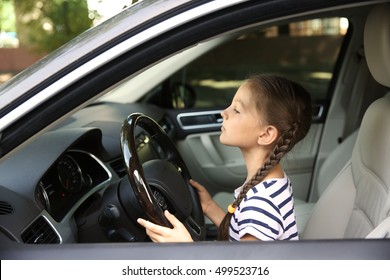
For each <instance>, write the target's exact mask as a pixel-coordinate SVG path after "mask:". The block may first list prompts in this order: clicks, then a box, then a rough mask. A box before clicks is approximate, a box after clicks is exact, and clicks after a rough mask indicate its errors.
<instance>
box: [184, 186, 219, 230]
mask: <svg viewBox="0 0 390 280" xmlns="http://www.w3.org/2000/svg"><path fill="white" fill-rule="evenodd" d="M190 184H191V185H192V186H193V187H194V188H195V189H196V190H197V191H198V195H199V200H200V205H201V206H202V211H203V214H205V215H206V216H207V217H208V218H209V219H210V220H211V221H212V222H213V223H214V224H215V225H216V226H217V227H218V226H219V224H220V223H221V221H222V219H223V217H225V211H224V210H223V209H222V208H221V207H220V206H219V205H218V204H217V203H216V202H215V201H214V200H213V198H212V197H211V195H210V193H209V192H208V191H207V190H206V188H205V187H203V186H202V185H201V184H199V183H198V182H196V181H194V180H192V179H190Z"/></svg>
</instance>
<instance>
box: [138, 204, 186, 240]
mask: <svg viewBox="0 0 390 280" xmlns="http://www.w3.org/2000/svg"><path fill="white" fill-rule="evenodd" d="M164 215H165V217H166V218H167V219H168V221H169V222H170V223H171V225H172V226H173V228H172V229H170V228H167V227H163V226H159V225H156V224H154V223H152V222H149V221H147V220H145V219H141V218H139V219H137V222H138V223H139V224H140V225H142V226H143V227H144V228H145V229H146V234H147V235H148V236H149V237H150V239H152V241H153V242H192V241H193V240H192V237H191V235H190V233H189V232H188V230H187V229H186V228H185V226H184V225H183V224H182V223H181V222H180V221H179V220H178V219H177V218H176V217H175V216H174V215H172V214H171V213H169V212H168V210H165V212H164Z"/></svg>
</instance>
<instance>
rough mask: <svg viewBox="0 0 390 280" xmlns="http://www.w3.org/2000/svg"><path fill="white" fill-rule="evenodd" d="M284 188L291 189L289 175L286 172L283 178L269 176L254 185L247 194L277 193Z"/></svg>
mask: <svg viewBox="0 0 390 280" xmlns="http://www.w3.org/2000/svg"><path fill="white" fill-rule="evenodd" d="M284 189H291V183H290V180H289V178H288V176H287V175H286V174H285V173H284V177H283V178H268V179H266V180H264V181H262V182H260V183H258V184H257V185H256V186H254V187H253V188H252V189H251V190H250V191H248V194H247V195H260V194H261V193H269V194H270V193H275V192H278V191H281V190H284Z"/></svg>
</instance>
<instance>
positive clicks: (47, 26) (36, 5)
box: [13, 0, 97, 53]
mask: <svg viewBox="0 0 390 280" xmlns="http://www.w3.org/2000/svg"><path fill="white" fill-rule="evenodd" d="M13 3H14V9H15V15H16V29H17V33H18V38H19V44H20V46H21V47H26V48H31V49H34V50H37V51H39V52H44V53H48V52H51V51H53V50H55V49H57V48H58V47H60V46H61V45H63V44H64V43H66V42H68V41H69V40H71V39H73V38H74V37H76V36H77V35H79V34H80V33H82V32H83V31H85V30H87V29H89V28H90V27H91V26H92V24H93V20H94V17H96V16H97V14H96V13H93V12H91V11H89V10H88V3H87V0H39V1H31V0H13Z"/></svg>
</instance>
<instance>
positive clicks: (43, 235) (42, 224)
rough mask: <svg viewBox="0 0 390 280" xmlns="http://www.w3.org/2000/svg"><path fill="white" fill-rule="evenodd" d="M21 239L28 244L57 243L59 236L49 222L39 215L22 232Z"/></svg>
mask: <svg viewBox="0 0 390 280" xmlns="http://www.w3.org/2000/svg"><path fill="white" fill-rule="evenodd" d="M22 240H23V242H24V243H28V244H59V243H60V238H59V236H58V234H57V233H56V232H55V230H54V229H53V228H52V226H51V225H50V223H49V222H48V221H47V220H46V219H45V218H44V217H43V216H40V217H39V218H38V219H36V220H35V221H34V222H33V223H32V224H31V225H30V226H29V227H28V228H27V229H26V230H25V231H24V232H23V233H22Z"/></svg>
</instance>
